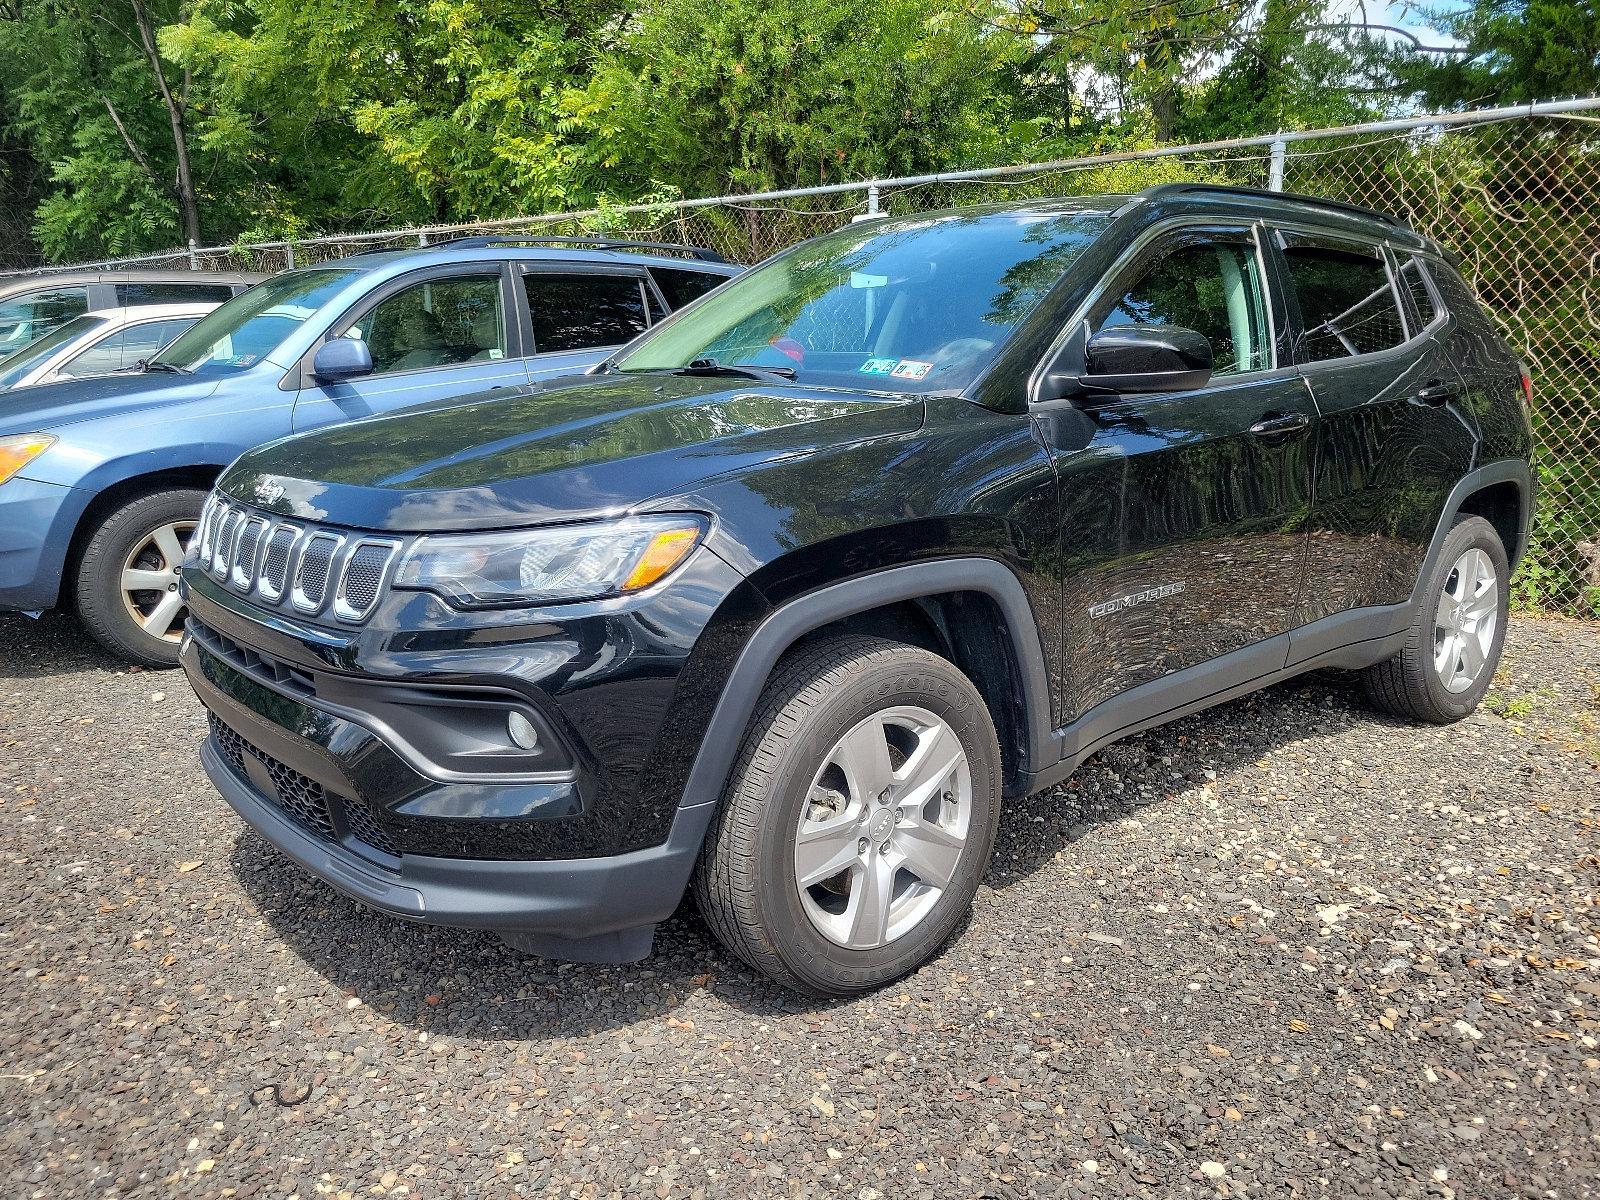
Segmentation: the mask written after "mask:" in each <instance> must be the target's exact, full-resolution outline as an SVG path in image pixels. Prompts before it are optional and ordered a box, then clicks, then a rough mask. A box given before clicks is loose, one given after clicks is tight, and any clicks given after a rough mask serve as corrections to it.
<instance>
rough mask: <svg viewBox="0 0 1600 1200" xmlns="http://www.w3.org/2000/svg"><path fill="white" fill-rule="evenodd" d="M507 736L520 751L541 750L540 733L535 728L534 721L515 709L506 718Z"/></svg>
mask: <svg viewBox="0 0 1600 1200" xmlns="http://www.w3.org/2000/svg"><path fill="white" fill-rule="evenodd" d="M506 736H507V737H509V738H510V739H511V744H512V745H513V746H516V747H517V748H518V749H520V750H530V751H536V750H538V749H539V731H538V730H537V729H536V728H534V724H533V722H532V721H530V720H528V718H527V717H525V716H523V715H522V714H521V713H520V712H517V711H516V710H515V709H513V710H512V712H511V715H510V716H509V717H507V718H506Z"/></svg>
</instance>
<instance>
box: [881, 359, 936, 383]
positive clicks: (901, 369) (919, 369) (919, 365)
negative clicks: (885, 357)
mask: <svg viewBox="0 0 1600 1200" xmlns="http://www.w3.org/2000/svg"><path fill="white" fill-rule="evenodd" d="M931 370H933V364H932V363H930V362H919V361H918V360H916V359H914V358H902V359H901V360H900V361H899V363H897V364H896V365H895V369H894V370H892V371H890V372H889V374H891V375H893V376H894V377H895V378H897V379H922V378H924V377H926V375H927V374H928V372H929V371H931Z"/></svg>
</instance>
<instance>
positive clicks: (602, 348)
mask: <svg viewBox="0 0 1600 1200" xmlns="http://www.w3.org/2000/svg"><path fill="white" fill-rule="evenodd" d="M518 301H519V302H520V303H521V304H522V305H524V306H525V311H526V314H527V317H526V319H527V321H528V324H529V327H530V329H531V330H532V334H533V357H532V358H531V359H529V361H528V377H529V378H530V379H531V380H533V381H534V382H536V383H538V382H543V381H545V380H549V379H556V378H559V377H560V376H562V375H574V374H580V373H582V372H584V371H587V370H588V369H589V368H590V367H592V366H594V365H595V364H596V363H598V362H601V361H602V360H603V359H605V358H606V356H607V355H609V354H610V353H611V351H613V350H615V349H616V348H617V347H618V346H620V345H623V344H624V343H626V342H631V341H632V340H633V339H634V338H636V337H637V336H638V335H639V334H641V333H643V332H644V331H645V330H646V329H647V328H649V326H650V323H651V316H652V314H653V313H660V312H664V311H665V309H666V306H665V304H664V302H663V301H662V299H661V297H660V294H659V293H658V292H657V291H656V290H655V286H654V284H653V283H652V282H651V281H650V278H649V275H648V274H647V273H646V272H645V270H644V268H643V267H630V266H626V265H623V264H618V265H616V266H611V265H604V266H598V265H588V264H575V263H567V262H559V263H556V262H552V263H525V264H522V266H521V287H520V288H519V296H518Z"/></svg>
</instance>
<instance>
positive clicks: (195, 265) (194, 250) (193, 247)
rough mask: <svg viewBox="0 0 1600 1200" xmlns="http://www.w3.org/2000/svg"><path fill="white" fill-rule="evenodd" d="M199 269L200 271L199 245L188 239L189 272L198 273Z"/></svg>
mask: <svg viewBox="0 0 1600 1200" xmlns="http://www.w3.org/2000/svg"><path fill="white" fill-rule="evenodd" d="M199 269H200V243H199V242H197V241H195V240H194V239H193V238H190V239H189V270H191V271H198V270H199Z"/></svg>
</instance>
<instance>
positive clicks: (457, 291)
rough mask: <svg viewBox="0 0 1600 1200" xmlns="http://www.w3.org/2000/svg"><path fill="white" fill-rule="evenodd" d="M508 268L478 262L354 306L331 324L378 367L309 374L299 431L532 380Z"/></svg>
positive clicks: (298, 410) (409, 281) (297, 415)
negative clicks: (336, 376) (332, 377)
mask: <svg viewBox="0 0 1600 1200" xmlns="http://www.w3.org/2000/svg"><path fill="white" fill-rule="evenodd" d="M506 297H507V290H506V286H505V281H504V280H503V278H502V271H501V268H500V267H499V266H498V265H496V264H492V263H490V264H483V265H476V266H474V267H471V268H458V269H456V270H453V271H439V270H437V269H435V270H432V271H429V272H425V273H423V274H422V275H421V277H408V278H406V279H404V280H402V281H400V282H399V283H398V284H393V285H390V286H389V287H388V288H385V289H384V290H383V291H381V292H379V293H378V294H377V295H376V296H374V297H370V298H368V299H367V300H365V301H363V302H361V303H359V304H357V305H356V306H355V307H354V308H352V310H351V312H350V313H349V314H348V315H347V316H346V317H345V318H344V319H343V320H342V321H339V322H336V323H335V324H334V326H333V327H332V328H331V329H330V330H329V332H328V336H329V337H353V338H359V339H361V340H362V341H364V342H366V343H367V348H368V349H369V350H370V351H371V352H372V374H370V375H367V376H364V377H362V378H360V379H352V380H348V381H341V382H335V383H322V382H321V381H319V380H317V379H316V378H315V377H314V376H311V375H309V374H308V375H307V376H306V381H305V384H304V386H303V387H302V389H301V391H300V395H299V398H298V399H297V400H296V402H295V410H294V428H295V431H296V432H299V431H301V430H305V429H315V428H316V427H317V426H319V425H328V424H332V423H334V422H337V421H353V420H355V419H357V418H359V417H370V416H375V415H377V414H379V413H386V412H393V411H395V410H397V409H401V408H409V407H411V406H413V405H417V404H425V403H427V402H429V401H432V400H446V399H452V398H454V397H456V396H466V395H469V394H471V393H473V392H485V391H489V390H491V389H494V388H503V387H514V386H519V385H523V384H526V383H527V382H528V369H527V363H526V361H525V359H524V357H523V351H522V349H521V331H520V329H518V327H517V325H516V322H515V319H514V315H513V309H512V306H511V305H509V304H507V303H506Z"/></svg>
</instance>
